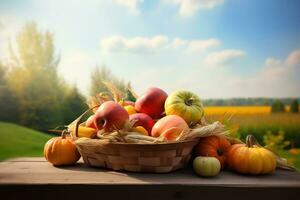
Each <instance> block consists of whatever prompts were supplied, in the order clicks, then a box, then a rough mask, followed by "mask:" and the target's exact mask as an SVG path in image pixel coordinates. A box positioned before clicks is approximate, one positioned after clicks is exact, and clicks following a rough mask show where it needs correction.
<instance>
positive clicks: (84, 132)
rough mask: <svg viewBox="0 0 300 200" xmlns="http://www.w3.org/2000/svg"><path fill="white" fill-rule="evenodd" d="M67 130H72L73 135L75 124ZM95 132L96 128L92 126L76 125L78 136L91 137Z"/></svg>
mask: <svg viewBox="0 0 300 200" xmlns="http://www.w3.org/2000/svg"><path fill="white" fill-rule="evenodd" d="M68 131H70V132H72V134H74V135H75V124H74V125H72V126H70V127H69V128H68ZM96 133H97V130H96V129H94V128H90V127H86V126H79V127H78V137H87V138H92V136H94V135H95V134H96Z"/></svg>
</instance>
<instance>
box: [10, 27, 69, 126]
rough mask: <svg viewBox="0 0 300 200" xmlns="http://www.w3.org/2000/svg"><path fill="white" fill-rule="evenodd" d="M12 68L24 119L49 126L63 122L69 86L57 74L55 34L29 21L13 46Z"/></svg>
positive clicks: (14, 91) (26, 122) (11, 73)
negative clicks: (65, 93) (65, 98)
mask: <svg viewBox="0 0 300 200" xmlns="http://www.w3.org/2000/svg"><path fill="white" fill-rule="evenodd" d="M10 58H11V61H12V66H11V67H12V70H11V71H10V73H9V75H8V83H9V87H10V89H11V91H13V93H14V95H15V97H16V99H17V101H18V104H19V108H20V109H19V110H20V123H21V124H23V125H27V126H30V127H33V128H37V129H48V128H51V127H53V126H56V125H57V124H59V123H61V120H62V117H61V111H60V110H61V102H62V100H63V96H64V95H63V94H64V92H63V91H64V90H65V88H66V87H67V86H66V85H65V84H64V82H63V81H62V80H61V79H60V77H59V76H58V74H57V65H58V63H59V57H58V56H56V54H55V51H54V43H53V34H52V33H50V32H49V31H45V32H43V31H40V30H38V27H37V25H36V24H35V23H29V24H26V25H25V26H24V27H23V29H22V30H21V32H19V33H18V35H17V37H16V48H15V49H14V48H12V47H10Z"/></svg>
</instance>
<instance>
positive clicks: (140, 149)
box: [75, 139, 198, 173]
mask: <svg viewBox="0 0 300 200" xmlns="http://www.w3.org/2000/svg"><path fill="white" fill-rule="evenodd" d="M75 143H76V146H77V149H78V150H79V152H80V154H81V156H82V158H83V160H84V162H85V164H87V165H89V166H93V167H102V168H108V169H113V170H116V171H123V170H125V171H132V172H154V173H166V172H171V171H174V170H177V169H181V168H183V167H185V166H186V164H187V163H188V162H189V160H190V158H191V152H192V150H193V148H194V146H195V145H196V144H197V143H198V139H193V140H187V141H178V142H171V143H160V144H132V143H131V144H127V143H111V142H107V141H101V140H95V139H84V140H77V141H76V142H75Z"/></svg>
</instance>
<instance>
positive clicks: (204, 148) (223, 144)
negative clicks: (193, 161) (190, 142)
mask: <svg viewBox="0 0 300 200" xmlns="http://www.w3.org/2000/svg"><path fill="white" fill-rule="evenodd" d="M230 146H231V144H230V142H229V141H228V140H227V139H226V138H225V137H221V136H209V137H204V138H201V139H200V142H199V144H198V145H197V146H196V148H195V154H196V156H211V157H216V158H217V159H218V160H219V161H220V164H221V167H222V169H223V168H224V167H225V165H226V156H227V151H228V150H229V148H230Z"/></svg>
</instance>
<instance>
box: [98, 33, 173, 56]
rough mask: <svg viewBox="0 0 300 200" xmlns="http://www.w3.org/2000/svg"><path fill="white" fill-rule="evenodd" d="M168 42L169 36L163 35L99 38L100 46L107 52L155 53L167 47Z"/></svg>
mask: <svg viewBox="0 0 300 200" xmlns="http://www.w3.org/2000/svg"><path fill="white" fill-rule="evenodd" d="M168 44H169V38H168V37H167V36H163V35H156V36H153V37H134V38H125V37H123V36H111V37H108V38H104V39H103V40H101V47H102V48H103V49H104V50H105V51H108V52H130V53H155V52H158V51H160V50H162V49H165V48H167V46H168Z"/></svg>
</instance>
